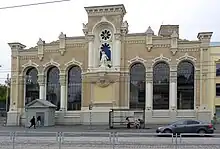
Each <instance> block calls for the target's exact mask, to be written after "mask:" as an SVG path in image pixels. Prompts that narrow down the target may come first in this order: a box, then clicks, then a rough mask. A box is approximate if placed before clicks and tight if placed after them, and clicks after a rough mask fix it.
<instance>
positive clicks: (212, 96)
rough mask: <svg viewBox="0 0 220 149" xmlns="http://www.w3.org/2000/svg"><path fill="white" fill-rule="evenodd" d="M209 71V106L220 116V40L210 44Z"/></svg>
mask: <svg viewBox="0 0 220 149" xmlns="http://www.w3.org/2000/svg"><path fill="white" fill-rule="evenodd" d="M207 64H208V65H209V73H208V77H207V80H204V81H207V82H208V85H207V89H206V90H207V93H208V99H209V100H207V103H208V107H209V108H210V109H211V111H212V115H213V114H214V113H216V114H217V116H218V117H219V116H220V42H214V43H211V44H210V49H209V60H208V63H207Z"/></svg>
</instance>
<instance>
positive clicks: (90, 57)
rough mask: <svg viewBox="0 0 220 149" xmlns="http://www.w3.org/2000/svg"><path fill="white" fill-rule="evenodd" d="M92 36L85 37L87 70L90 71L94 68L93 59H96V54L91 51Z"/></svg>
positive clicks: (93, 37)
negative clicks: (86, 43)
mask: <svg viewBox="0 0 220 149" xmlns="http://www.w3.org/2000/svg"><path fill="white" fill-rule="evenodd" d="M94 39H95V36H94V35H87V36H86V40H87V42H88V68H89V69H91V68H92V67H95V58H96V52H95V51H94V50H93V44H94Z"/></svg>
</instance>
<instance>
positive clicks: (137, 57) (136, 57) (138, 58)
mask: <svg viewBox="0 0 220 149" xmlns="http://www.w3.org/2000/svg"><path fill="white" fill-rule="evenodd" d="M136 62H139V63H142V64H143V65H144V66H145V67H146V62H147V60H145V59H143V58H141V57H139V56H135V57H134V58H132V59H130V60H129V61H128V63H129V65H130V66H131V65H132V64H134V63H136Z"/></svg>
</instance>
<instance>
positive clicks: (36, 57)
mask: <svg viewBox="0 0 220 149" xmlns="http://www.w3.org/2000/svg"><path fill="white" fill-rule="evenodd" d="M13 59H17V57H13ZM35 59H38V56H36V55H35V56H29V55H28V56H21V57H20V60H35Z"/></svg>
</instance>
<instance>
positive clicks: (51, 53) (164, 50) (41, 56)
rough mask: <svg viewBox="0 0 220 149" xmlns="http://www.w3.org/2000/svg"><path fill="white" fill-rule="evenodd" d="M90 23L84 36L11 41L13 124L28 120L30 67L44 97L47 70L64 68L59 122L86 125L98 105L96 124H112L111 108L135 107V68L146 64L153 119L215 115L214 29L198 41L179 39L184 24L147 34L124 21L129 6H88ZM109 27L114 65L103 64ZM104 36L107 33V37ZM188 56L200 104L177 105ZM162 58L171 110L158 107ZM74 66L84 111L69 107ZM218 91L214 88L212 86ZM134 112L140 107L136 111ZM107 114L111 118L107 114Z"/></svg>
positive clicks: (163, 120)
mask: <svg viewBox="0 0 220 149" xmlns="http://www.w3.org/2000/svg"><path fill="white" fill-rule="evenodd" d="M85 10H86V11H87V13H88V23H85V24H83V32H84V34H85V36H82V37H68V36H66V34H64V33H61V34H60V35H59V37H58V38H59V39H58V40H57V41H54V42H51V43H46V42H45V41H43V40H42V39H39V41H38V42H37V46H36V47H32V48H29V49H26V48H25V46H24V45H23V44H21V43H9V46H10V47H11V51H12V56H11V62H12V63H11V64H12V66H11V69H12V70H11V71H12V73H11V75H12V76H11V80H12V82H11V103H12V104H11V106H10V111H9V115H10V114H11V117H10V118H8V125H18V124H20V123H22V122H23V121H24V119H25V116H24V115H25V114H24V113H25V110H24V105H25V92H26V89H25V83H26V82H25V81H26V72H27V71H28V69H29V68H32V67H34V68H36V69H37V71H38V83H39V86H40V93H39V94H40V95H39V96H40V98H42V100H46V93H45V92H46V80H47V71H48V70H49V68H51V67H52V66H56V67H57V68H58V69H59V76H60V79H59V82H60V86H61V97H60V98H61V103H60V108H61V110H60V111H57V115H56V122H57V124H60V123H64V124H74V123H80V124H84V123H85V124H86V123H88V119H89V117H88V116H89V112H91V111H90V110H89V108H88V107H89V105H90V104H91V103H92V106H93V109H92V111H93V113H94V115H93V121H94V123H99V122H100V123H102V124H103V123H108V112H109V110H110V109H111V108H124V109H126V108H127V109H128V108H129V99H130V91H129V89H130V68H131V67H132V66H133V64H135V63H141V64H143V65H144V67H145V70H146V72H145V73H146V80H145V84H146V92H145V94H146V96H145V100H146V101H145V109H146V111H145V112H146V113H145V114H146V119H147V121H148V122H149V123H166V122H170V121H173V120H177V119H180V118H194V119H204V120H210V115H211V114H210V113H211V110H213V107H212V103H210V102H209V96H210V95H209V93H210V92H211V91H210V92H209V89H210V90H211V88H207V86H208V84H210V83H211V82H208V81H206V80H207V78H208V77H209V76H210V74H209V73H208V72H209V71H210V70H209V69H213V68H209V67H208V65H206V63H208V61H210V58H209V55H210V53H209V43H210V39H211V36H212V32H200V33H198V36H197V38H198V40H196V41H189V40H186V39H180V38H179V25H161V27H160V30H159V32H158V35H156V34H155V33H154V31H153V30H152V29H151V27H148V28H146V29H147V30H146V32H143V33H132V34H130V33H128V29H129V25H128V22H127V21H124V20H123V17H124V15H125V14H126V10H125V8H124V6H123V5H111V6H97V7H86V8H85ZM103 30H107V31H109V32H110V33H111V37H110V39H109V40H108V41H107V43H108V44H109V45H110V47H111V61H110V63H111V67H110V68H107V69H106V68H105V69H103V68H100V67H99V63H100V59H99V56H100V55H99V54H100V51H99V50H100V45H102V44H103V43H104V42H103V41H102V40H101V39H100V36H101V35H100V34H101V33H102V31H103ZM101 37H102V36H101ZM182 61H189V62H191V63H192V64H193V65H194V68H195V72H194V74H195V78H194V87H195V89H194V93H195V94H194V108H193V109H191V110H178V109H177V101H176V100H177V95H176V94H177V68H178V64H179V63H180V62H182ZM159 62H165V63H166V64H168V66H169V70H170V77H169V80H170V81H169V90H170V92H169V94H170V95H169V109H167V110H153V108H152V103H153V93H152V90H153V68H154V66H155V65H156V64H158V63H159ZM72 66H78V67H80V69H81V71H82V93H81V94H82V95H81V96H82V97H81V99H82V101H81V110H78V111H67V80H68V79H67V78H68V70H69V68H70V67H72ZM212 91H213V90H212ZM133 115H134V112H133ZM106 117H107V118H106Z"/></svg>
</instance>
